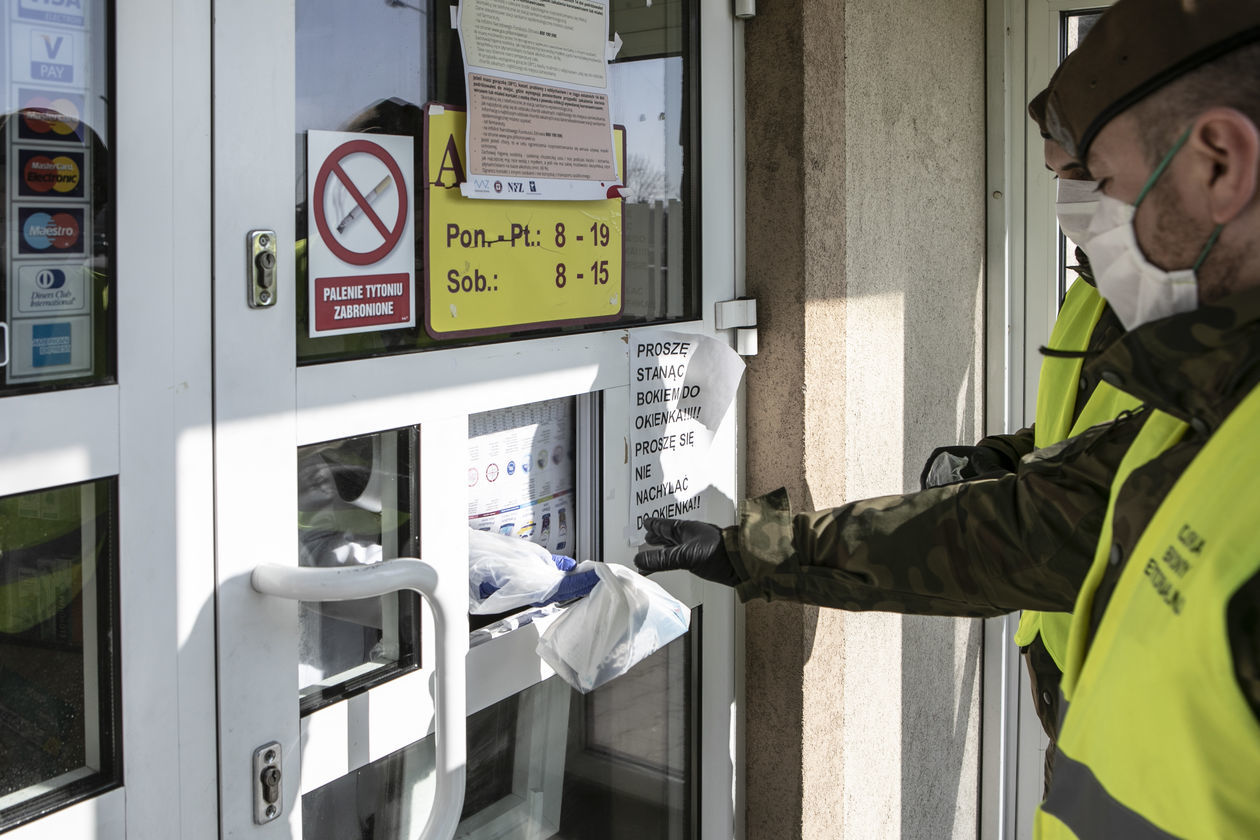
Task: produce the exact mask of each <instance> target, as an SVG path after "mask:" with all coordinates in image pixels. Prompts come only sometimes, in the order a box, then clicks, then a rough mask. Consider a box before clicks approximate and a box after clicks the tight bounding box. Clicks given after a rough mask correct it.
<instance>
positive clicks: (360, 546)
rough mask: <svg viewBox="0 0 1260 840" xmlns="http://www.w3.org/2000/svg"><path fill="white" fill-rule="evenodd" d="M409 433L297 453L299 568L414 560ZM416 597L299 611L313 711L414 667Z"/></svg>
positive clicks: (302, 670) (305, 702)
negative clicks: (398, 558) (405, 558)
mask: <svg viewBox="0 0 1260 840" xmlns="http://www.w3.org/2000/svg"><path fill="white" fill-rule="evenodd" d="M416 467H417V462H416V446H415V432H414V431H412V430H410V429H402V430H398V431H393V432H382V433H380V434H375V435H366V436H363V437H354V438H346V439H343V440H337V441H332V442H329V443H318V444H312V445H310V446H303V447H300V448H299V449H298V562H299V563H300V565H303V566H324V567H336V566H362V565H370V564H373V563H379V562H381V561H382V560H387V559H392V558H396V557H414V556H416V534H415V521H416V513H415V501H414V500H415V498H416V496H415V472H416ZM419 614H420V613H419V596H418V595H416V594H415V593H414V592H400V593H395V594H393V595H386V596H384V597H381V598H370V599H364V600H360V601H329V602H324V603H307V602H303V603H302V604H301V605H300V606H299V608H298V617H299V621H300V623H301V624H300V632H299V637H298V639H299V665H298V676H299V685H300V687H301V690H300V694H301V698H302V711H303V712H309V711H312V710H313V709H315V708H318V707H319V706H321V705H325V704H327V703H329V702H332V701H334V700H337V699H339V698H340V697H343V696H345V695H346V694H348V693H353V692H355V691H359V690H362V689H364V688H366V687H367V686H368V685H369V684H374V683H376V682H379V681H380V680H381V679H382V678H385V677H388V676H394V675H396V674H397V673H400V672H401V671H402V670H405V669H409V668H412V667H415V666H416V665H418V664H419V633H418V627H419V623H418V622H419Z"/></svg>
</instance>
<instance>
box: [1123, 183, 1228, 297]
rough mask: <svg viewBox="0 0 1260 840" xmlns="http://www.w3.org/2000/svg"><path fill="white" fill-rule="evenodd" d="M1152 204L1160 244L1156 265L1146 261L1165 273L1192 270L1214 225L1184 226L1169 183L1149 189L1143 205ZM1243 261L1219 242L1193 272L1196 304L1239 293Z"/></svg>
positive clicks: (1178, 200) (1176, 199) (1178, 203)
mask: <svg viewBox="0 0 1260 840" xmlns="http://www.w3.org/2000/svg"><path fill="white" fill-rule="evenodd" d="M1165 174H1166V173H1165ZM1152 199H1154V201H1152ZM1152 203H1153V204H1154V205H1155V206H1154V207H1152V208H1151V209H1152V210H1154V211H1155V237H1156V241H1157V242H1158V243H1159V245H1160V256H1161V260H1160V262H1156V261H1155V260H1153V259H1151V255H1150V254H1147V259H1148V260H1150V262H1151V263H1152V264H1155V265H1158V266H1159V267H1160V268H1162V269H1164V270H1165V271H1180V270H1183V269H1187V268H1193V267H1194V264H1195V261H1196V260H1198V259H1199V255H1200V254H1202V253H1203V248H1204V246H1205V245H1207V243H1208V240H1209V239H1211V238H1212V233H1213V231H1215V229H1216V226H1215V225H1214V224H1212V223H1211V222H1210V221H1208V222H1205V223H1203V224H1202V225H1198V224H1195V225H1191V226H1187V219H1186V218H1185V217H1184V216H1182V215H1181V214H1180V213H1179V212H1177V209H1176V208H1178V207H1180V205H1181V202H1180V198H1179V196H1178V195H1177V194H1176V192H1175V191H1174V190H1173V189H1172V183H1171V181H1161V182H1160V183H1157V184H1156V185H1155V186H1154V188H1152V189H1151V192H1150V194H1149V195H1147V197H1146V201H1144V202H1143V204H1152ZM1242 262H1243V261H1242V255H1240V254H1236V253H1230V252H1229V248H1228V247H1227V246H1225V245H1224V244H1223V243H1222V242H1221V241H1220V240H1219V239H1218V240H1217V241H1216V243H1215V244H1214V245H1213V246H1212V250H1210V251H1208V255H1207V257H1206V258H1205V259H1204V260H1203V264H1202V265H1201V266H1199V269H1198V271H1196V272H1195V279H1196V280H1197V281H1198V287H1199V303H1201V304H1202V303H1212V302H1214V301H1217V300H1220V299H1221V298H1223V297H1225V296H1226V295H1229V294H1231V293H1233V292H1235V291H1238V289H1239V288H1240V283H1239V280H1238V272H1239V267H1240V265H1241V264H1242ZM1161 263H1164V264H1161Z"/></svg>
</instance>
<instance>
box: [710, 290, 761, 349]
mask: <svg viewBox="0 0 1260 840" xmlns="http://www.w3.org/2000/svg"><path fill="white" fill-rule="evenodd" d="M713 323H714V326H715V327H717V328H718V329H719V330H732V329H733V330H735V352H736V353H738V354H739V355H741V356H755V355H757V301H756V299H755V298H736V299H735V300H720V301H718V302H717V304H716V305H715V308H714V313H713Z"/></svg>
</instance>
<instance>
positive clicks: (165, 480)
mask: <svg viewBox="0 0 1260 840" xmlns="http://www.w3.org/2000/svg"><path fill="white" fill-rule="evenodd" d="M191 6H193V4H187V5H186V7H185V8H184V9H181V10H179V11H178V12H177V11H176V10H174V9H172V8H170V7H169V4H164V3H158V2H139V3H127V4H117V5H116V4H114V3H112V2H107V0H82V2H61V3H46V2H31V0H6V2H5V3H4V4H3V11H0V43H2V44H3V53H4V55H5V57H6V60H5V61H4V62H3V65H2V66H0V96H2V97H4V99H5V107H4V113H3V117H0V174H2V176H3V177H2V178H0V193H2V195H3V198H2V199H0V216H2V217H3V219H4V224H3V230H4V232H3V236H2V237H0V831H3V832H6V836H7V837H14V838H35V837H40V838H44V837H94V838H109V840H121V838H125V837H141V836H150V837H186V838H187V837H195V838H208V837H212V836H213V834H214V831H215V826H214V814H215V797H214V793H213V791H214V777H215V773H214V769H213V768H214V755H215V737H214V732H213V730H212V729H211V728H207V727H206V725H205V722H206V721H208V720H212V719H213V717H212V716H213V710H214V703H213V680H214V670H213V669H214V658H213V644H214V636H213V616H212V614H211V612H210V610H209V605H210V604H211V603H212V598H213V593H214V581H213V575H212V572H211V569H212V564H213V552H212V548H211V542H210V540H211V538H212V531H211V522H210V519H209V512H210V504H209V503H210V494H209V485H208V482H207V483H205V484H199V483H198V482H199V481H200V480H201V479H202V478H208V475H209V465H210V456H211V452H210V438H209V434H208V432H209V419H210V417H209V405H210V375H209V374H210V366H209V360H208V351H209V337H210V332H209V321H208V319H206V318H205V315H204V313H205V311H206V305H207V302H208V300H209V278H210V272H209V264H208V258H207V257H208V246H207V241H206V233H207V231H208V227H209V226H208V221H209V220H208V216H207V214H206V213H205V212H204V208H205V207H206V200H207V198H208V194H209V193H208V188H209V181H208V177H207V176H206V175H205V173H206V172H207V168H208V163H209V143H208V140H207V125H208V121H207V119H206V104H205V103H206V101H207V100H206V98H205V95H206V93H207V91H208V70H207V68H208V62H207V52H206V50H204V49H200V50H199V49H198V45H199V44H202V45H204V44H208V37H207V36H208V32H207V30H206V26H205V24H204V22H203V21H196V22H193V21H194V18H195V17H196V11H197V10H196V9H194V8H191ZM202 11H203V12H204V11H205V10H204V9H202ZM176 43H178V44H179V45H180V46H181V48H182V49H181V50H180V51H179V52H178V53H177V52H176V51H175V50H174V49H173V46H174V45H175V44H176ZM155 103H164V105H163V107H162V108H161V110H162V111H163V113H162V116H161V118H160V119H155V117H154V110H155V108H154V106H155ZM177 337H178V340H177ZM181 471H182V472H181Z"/></svg>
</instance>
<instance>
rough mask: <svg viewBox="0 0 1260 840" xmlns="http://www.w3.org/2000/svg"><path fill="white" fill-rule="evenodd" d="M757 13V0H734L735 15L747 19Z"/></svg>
mask: <svg viewBox="0 0 1260 840" xmlns="http://www.w3.org/2000/svg"><path fill="white" fill-rule="evenodd" d="M756 15H757V0H735V17H737V18H739V19H740V20H747V19H748V18H750V17H756Z"/></svg>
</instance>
